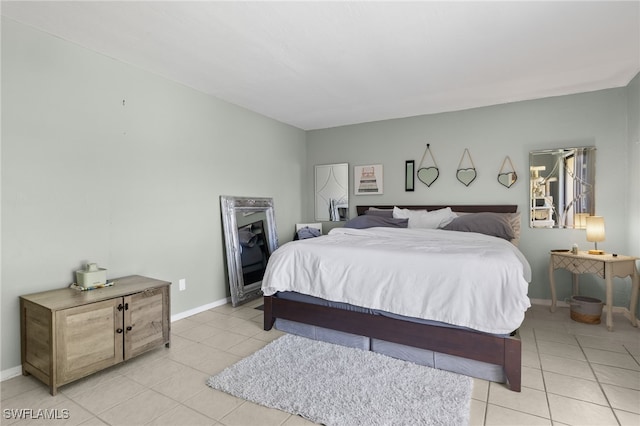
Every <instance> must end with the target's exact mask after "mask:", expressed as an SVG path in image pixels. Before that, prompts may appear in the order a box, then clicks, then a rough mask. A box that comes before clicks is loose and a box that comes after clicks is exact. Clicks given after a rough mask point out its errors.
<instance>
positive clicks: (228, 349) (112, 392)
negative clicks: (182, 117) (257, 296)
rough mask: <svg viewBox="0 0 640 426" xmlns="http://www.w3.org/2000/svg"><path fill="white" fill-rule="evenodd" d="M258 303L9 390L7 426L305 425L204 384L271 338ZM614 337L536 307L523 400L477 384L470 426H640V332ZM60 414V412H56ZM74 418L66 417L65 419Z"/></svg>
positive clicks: (618, 327) (5, 393)
mask: <svg viewBox="0 0 640 426" xmlns="http://www.w3.org/2000/svg"><path fill="white" fill-rule="evenodd" d="M260 303H261V301H255V302H252V303H250V304H248V305H245V306H243V307H240V308H232V307H231V306H230V305H225V306H221V307H218V308H215V309H212V310H209V311H206V312H203V313H200V314H198V315H194V316H192V317H189V318H186V319H183V320H180V321H177V322H174V323H173V324H172V336H171V348H169V349H167V348H162V349H158V350H155V351H152V352H151V353H148V354H145V355H142V356H140V357H138V358H136V359H133V360H130V361H128V362H126V363H124V364H122V365H119V366H115V367H112V368H110V369H107V370H105V371H103V372H100V373H97V374H94V375H92V376H90V377H87V378H85V379H82V380H80V381H78V382H75V383H72V384H69V385H66V386H63V387H61V388H60V389H59V392H58V394H57V395H56V396H55V397H52V396H50V395H49V393H48V390H47V387H45V386H44V385H43V384H42V383H40V382H38V381H37V380H35V379H34V378H33V377H31V376H29V377H24V376H19V377H15V378H12V379H9V380H6V381H4V382H2V384H1V405H2V419H1V424H2V425H9V424H15V425H23V424H55V425H80V424H81V425H105V424H106V425H144V424H146V425H172V426H174V425H229V426H233V425H287V426H292V425H308V424H311V423H310V422H308V421H306V420H305V419H302V418H301V417H298V416H292V415H290V414H288V413H284V412H282V411H279V410H275V409H269V408H264V407H261V406H259V405H256V404H253V403H251V402H248V401H244V400H241V399H238V398H235V397H232V396H230V395H227V394H225V393H222V392H219V391H216V390H213V389H211V388H209V387H207V386H206V384H205V381H206V379H207V378H208V377H209V376H210V375H212V374H215V373H217V372H219V371H221V370H223V369H224V368H225V367H227V366H229V365H232V364H233V363H235V362H236V361H238V360H240V359H241V358H243V357H246V356H248V355H250V354H252V353H253V352H255V351H256V350H258V349H259V348H262V347H263V346H265V345H267V344H268V343H269V342H270V341H272V340H273V339H275V338H277V337H279V336H281V335H282V333H280V332H278V331H275V330H273V331H270V332H265V331H263V330H262V327H261V325H262V312H261V311H258V310H256V309H254V307H255V306H257V305H259V304H260ZM614 326H615V331H613V332H608V331H607V330H606V327H605V326H604V324H600V325H589V324H581V323H577V322H574V321H571V319H570V318H569V312H568V309H567V308H560V309H558V310H557V312H556V313H553V314H552V313H551V312H549V308H548V307H546V306H533V307H532V308H531V309H530V310H529V311H528V312H527V315H526V319H525V321H524V323H523V326H522V328H521V330H520V335H521V338H522V343H523V357H522V378H523V387H522V392H520V393H516V392H511V391H509V390H508V389H507V388H506V387H505V386H504V385H501V384H496V383H489V382H486V381H484V380H478V379H474V388H473V399H472V401H471V413H470V414H471V416H470V417H471V424H472V425H538V424H539V425H551V424H553V425H634V426H638V425H640V330H639V329H637V328H633V327H631V325H630V324H629V321H628V320H627V319H626V318H624V317H623V316H621V315H615V316H614ZM11 409H31V410H32V413H33V414H34V415H35V414H38V411H37V410H39V409H49V411H48V413H54V414H58V416H59V417H66V416H65V413H68V414H69V416H68V418H67V419H59V420H44V419H37V420H36V419H31V420H29V419H22V420H17V419H15V418H12V416H11V411H7V410H11ZM56 410H57V411H56ZM64 410H68V411H64Z"/></svg>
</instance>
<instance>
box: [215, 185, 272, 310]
mask: <svg viewBox="0 0 640 426" xmlns="http://www.w3.org/2000/svg"><path fill="white" fill-rule="evenodd" d="M220 207H221V212H222V226H223V231H224V240H225V249H226V259H227V272H228V279H229V290H230V292H231V303H232V305H233V306H234V307H236V306H238V305H241V304H243V303H246V302H248V301H250V300H253V299H256V298H258V297H260V296H262V290H261V287H262V277H263V276H264V272H265V269H266V267H267V262H268V260H269V256H271V253H273V252H274V251H275V250H276V249H277V248H278V234H277V232H276V221H275V214H274V208H273V199H272V198H264V197H263V198H260V197H233V196H227V195H223V196H221V197H220Z"/></svg>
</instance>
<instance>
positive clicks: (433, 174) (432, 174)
mask: <svg viewBox="0 0 640 426" xmlns="http://www.w3.org/2000/svg"><path fill="white" fill-rule="evenodd" d="M417 175H418V179H420V182H422V183H424V184H425V185H427V186H431V184H432V183H433V182H435V181H436V179H438V176H440V171H439V170H438V168H437V167H433V166H432V167H423V168H421V169H418V173H417Z"/></svg>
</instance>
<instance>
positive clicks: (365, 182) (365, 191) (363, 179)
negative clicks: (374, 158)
mask: <svg viewBox="0 0 640 426" xmlns="http://www.w3.org/2000/svg"><path fill="white" fill-rule="evenodd" d="M382 183H383V176H382V164H373V165H369V166H354V167H353V191H354V193H355V195H378V194H382V191H383V184H382Z"/></svg>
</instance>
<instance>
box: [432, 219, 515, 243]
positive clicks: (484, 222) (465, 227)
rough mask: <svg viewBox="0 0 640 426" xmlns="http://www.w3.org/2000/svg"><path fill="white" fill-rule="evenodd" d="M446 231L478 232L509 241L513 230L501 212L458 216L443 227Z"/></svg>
mask: <svg viewBox="0 0 640 426" xmlns="http://www.w3.org/2000/svg"><path fill="white" fill-rule="evenodd" d="M442 229H446V230H448V231H462V232H478V233H480V234H486V235H491V236H494V237H499V238H503V239H505V240H508V241H511V240H512V239H513V238H514V236H515V232H514V231H513V227H512V226H511V221H510V220H509V219H508V218H507V217H505V216H504V215H503V214H501V213H490V212H483V213H471V214H466V215H464V216H459V217H457V218H456V219H454V220H453V222H451V223H450V224H448V225H447V226H445V227H443V228H442Z"/></svg>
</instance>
